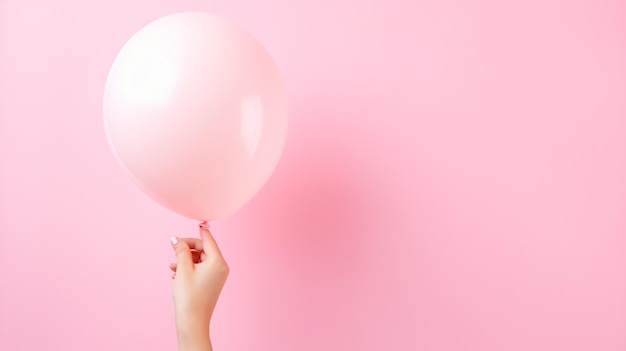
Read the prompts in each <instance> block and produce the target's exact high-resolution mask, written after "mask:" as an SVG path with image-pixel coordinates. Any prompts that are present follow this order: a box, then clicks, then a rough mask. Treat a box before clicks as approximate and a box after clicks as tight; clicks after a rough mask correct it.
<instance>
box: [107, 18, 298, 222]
mask: <svg viewBox="0 0 626 351" xmlns="http://www.w3.org/2000/svg"><path fill="white" fill-rule="evenodd" d="M103 109H104V111H103V112H104V122H105V129H106V133H107V137H108V141H109V145H110V146H111V148H112V150H113V152H114V154H115V156H116V158H117V159H118V161H119V162H120V163H121V164H122V165H123V166H124V168H125V169H126V170H127V171H128V173H129V174H130V175H131V176H132V179H133V180H134V181H135V183H136V184H137V185H138V186H139V187H140V188H141V189H142V190H143V191H145V192H146V193H147V194H148V195H149V196H151V197H152V198H153V199H154V200H156V201H157V202H159V203H160V204H162V205H164V206H165V207H167V208H169V209H171V210H172V211H175V212H177V213H179V214H181V215H183V216H186V217H189V218H192V219H196V220H209V221H210V220H214V219H218V218H222V217H224V216H227V215H229V214H232V213H233V212H235V211H236V210H237V209H239V208H240V207H242V206H243V205H244V204H245V203H246V202H248V201H249V200H250V199H251V198H252V197H253V196H254V195H255V194H256V193H257V192H258V191H259V190H260V189H261V188H262V187H263V185H264V184H265V182H266V181H267V180H268V178H269V177H270V176H271V174H272V172H273V171H274V169H275V167H276V165H277V163H278V160H279V158H280V155H281V152H282V149H283V146H284V143H285V138H286V133H287V99H286V94H285V88H284V84H283V81H282V79H281V77H280V74H279V72H278V69H277V67H276V65H275V63H274V61H273V60H272V58H271V57H270V55H269V54H268V52H267V51H266V50H265V49H264V48H263V46H262V45H261V44H260V43H259V42H258V41H257V40H256V39H255V38H254V37H253V36H252V35H251V34H249V33H248V32H246V31H245V30H243V29H242V28H240V27H238V26H237V25H235V24H233V23H232V22H230V21H228V20H226V19H223V18H220V17H218V16H215V15H211V14H208V13H195V12H192V13H178V14H173V15H169V16H166V17H163V18H160V19H157V20H156V21H154V22H152V23H150V24H148V25H147V26H145V27H144V28H142V29H141V30H139V32H137V33H136V34H135V35H134V36H132V37H131V38H130V40H128V42H127V43H126V44H125V45H124V47H123V48H122V50H121V51H120V52H119V54H118V55H117V57H116V59H115V61H114V62H113V65H112V67H111V70H110V72H109V76H108V78H107V82H106V86H105V91H104V102H103Z"/></svg>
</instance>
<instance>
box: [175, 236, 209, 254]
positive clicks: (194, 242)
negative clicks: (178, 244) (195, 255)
mask: <svg viewBox="0 0 626 351" xmlns="http://www.w3.org/2000/svg"><path fill="white" fill-rule="evenodd" d="M178 239H179V240H180V241H184V242H185V244H187V246H189V248H190V249H192V250H198V251H202V247H203V246H202V240H200V239H198V238H178Z"/></svg>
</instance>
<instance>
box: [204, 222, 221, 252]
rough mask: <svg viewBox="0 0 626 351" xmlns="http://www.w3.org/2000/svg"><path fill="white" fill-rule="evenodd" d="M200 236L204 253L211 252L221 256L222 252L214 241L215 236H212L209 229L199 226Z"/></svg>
mask: <svg viewBox="0 0 626 351" xmlns="http://www.w3.org/2000/svg"><path fill="white" fill-rule="evenodd" d="M200 237H201V238H202V246H203V247H204V252H205V253H211V254H213V255H217V256H219V257H222V252H221V251H220V248H219V247H218V246H217V242H216V241H215V238H213V235H212V234H211V231H210V230H209V229H208V228H207V227H203V226H200Z"/></svg>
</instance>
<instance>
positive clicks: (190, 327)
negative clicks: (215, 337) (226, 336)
mask: <svg viewBox="0 0 626 351" xmlns="http://www.w3.org/2000/svg"><path fill="white" fill-rule="evenodd" d="M177 324H178V325H177V327H176V334H177V335H178V351H213V347H212V346H211V338H210V336H209V327H208V325H204V323H177Z"/></svg>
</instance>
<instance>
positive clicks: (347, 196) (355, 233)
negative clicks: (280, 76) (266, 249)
mask: <svg viewBox="0 0 626 351" xmlns="http://www.w3.org/2000/svg"><path fill="white" fill-rule="evenodd" d="M292 105H293V106H292V108H291V111H290V115H291V120H290V123H291V125H290V130H289V137H288V140H287V144H286V147H285V152H284V154H283V157H282V160H281V162H280V164H279V166H278V168H277V170H276V172H275V174H274V175H273V176H272V178H271V179H270V181H269V182H268V184H267V185H266V187H265V188H264V189H263V190H262V192H261V193H260V194H259V196H257V198H256V199H255V200H253V201H258V202H262V203H263V206H254V210H253V211H254V213H253V214H252V217H254V218H255V221H258V225H259V226H260V228H259V231H260V232H261V233H262V235H264V236H267V237H266V239H267V240H270V241H271V242H272V243H276V244H278V245H280V246H281V247H280V251H282V252H281V254H283V253H285V254H287V255H290V263H297V264H299V265H302V267H299V268H300V269H305V270H309V269H310V270H320V269H325V268H328V269H331V267H332V269H333V270H335V273H340V272H336V270H338V269H339V270H341V268H342V267H343V268H345V269H349V267H348V266H347V265H348V263H349V262H350V258H351V257H352V258H354V254H355V253H358V252H357V248H358V246H359V243H360V242H362V241H363V240H364V239H365V236H367V235H368V232H370V231H371V228H370V226H371V225H372V224H373V219H374V218H375V216H376V215H377V212H376V206H377V202H378V201H379V199H378V198H379V197H380V195H381V194H380V193H378V194H377V193H376V192H374V191H372V190H373V189H376V184H375V181H374V178H375V177H376V176H377V175H376V174H373V172H372V169H373V167H372V163H378V164H380V163H384V162H385V160H383V159H377V158H380V157H382V156H381V155H372V154H371V153H368V151H367V149H369V148H370V146H371V145H370V143H371V141H372V140H373V139H372V138H371V135H369V134H370V133H371V132H372V130H371V129H369V128H368V127H367V125H365V124H359V125H354V124H353V123H354V118H353V116H355V115H360V116H362V118H363V119H364V120H370V121H371V120H376V119H377V118H378V116H377V115H376V114H375V113H374V112H373V111H364V109H363V106H360V105H358V104H355V105H351V104H345V103H333V102H329V101H325V102H319V103H313V104H307V103H302V102H300V101H294V102H293V103H292ZM378 188H379V189H381V187H378ZM291 255H293V256H291ZM318 273H319V272H318ZM327 273H331V272H327ZM345 273H347V272H345Z"/></svg>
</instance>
